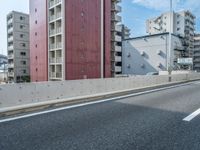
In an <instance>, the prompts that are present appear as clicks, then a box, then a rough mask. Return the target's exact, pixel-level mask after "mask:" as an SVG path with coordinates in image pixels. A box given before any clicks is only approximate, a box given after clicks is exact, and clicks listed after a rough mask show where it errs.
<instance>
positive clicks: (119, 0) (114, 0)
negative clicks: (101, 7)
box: [112, 0, 122, 3]
mask: <svg viewBox="0 0 200 150" xmlns="http://www.w3.org/2000/svg"><path fill="white" fill-rule="evenodd" d="M121 1H122V0H112V2H115V3H120V2H121Z"/></svg>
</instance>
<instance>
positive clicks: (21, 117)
mask: <svg viewBox="0 0 200 150" xmlns="http://www.w3.org/2000/svg"><path fill="white" fill-rule="evenodd" d="M192 84H194V82H190V83H184V84H179V85H173V86H169V87H164V88H158V89H154V90H149V91H144V92H138V93H133V94H128V95H124V96H118V97H113V98H108V99H103V100H99V101H94V102H87V103H83V104H76V105H72V106H66V107H61V108H56V109H52V110H46V111H41V112H36V113H31V114H27V115H22V116H17V117H12V118H6V119H2V120H0V123H4V122H9V121H14V120H18V119H24V118H29V117H34V116H38V115H43V114H47V113H52V112H57V111H62V110H67V109H72V108H77V107H83V106H87V105H93V104H99V103H103V102H109V101H114V100H118V99H123V98H128V97H133V96H138V95H142V94H148V93H152V92H157V91H162V90H167V89H172V88H176V87H181V86H186V85H192Z"/></svg>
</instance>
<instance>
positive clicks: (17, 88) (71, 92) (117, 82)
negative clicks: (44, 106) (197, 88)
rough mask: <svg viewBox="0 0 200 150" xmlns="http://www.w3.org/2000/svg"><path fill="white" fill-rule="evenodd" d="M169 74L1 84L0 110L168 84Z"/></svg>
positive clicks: (180, 77) (185, 76)
mask: <svg viewBox="0 0 200 150" xmlns="http://www.w3.org/2000/svg"><path fill="white" fill-rule="evenodd" d="M195 79H200V74H197V73H196V74H181V75H172V76H171V81H172V82H180V81H187V80H195ZM168 81H169V76H167V75H162V76H135V77H124V78H110V79H92V80H75V81H61V82H43V83H25V84H7V85H1V86H0V110H1V109H3V108H7V107H13V106H20V105H26V104H37V103H38V102H47V101H54V100H61V101H62V100H67V99H70V98H75V97H82V96H83V97H84V96H85V97H86V96H88V95H90V96H91V95H97V94H105V93H114V92H119V91H126V90H127V91H128V90H133V89H136V88H143V87H147V86H155V85H160V84H166V83H168Z"/></svg>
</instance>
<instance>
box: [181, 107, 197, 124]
mask: <svg viewBox="0 0 200 150" xmlns="http://www.w3.org/2000/svg"><path fill="white" fill-rule="evenodd" d="M199 114H200V108H199V109H197V110H196V111H195V112H193V113H192V114H190V115H189V116H187V117H185V118H184V119H183V121H187V122H190V121H191V120H192V119H194V118H195V117H197V116H198V115H199Z"/></svg>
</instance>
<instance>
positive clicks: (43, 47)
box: [29, 0, 48, 82]
mask: <svg viewBox="0 0 200 150" xmlns="http://www.w3.org/2000/svg"><path fill="white" fill-rule="evenodd" d="M29 3H30V69H31V81H32V82H38V81H47V80H48V47H47V36H48V34H47V0H30V1H29Z"/></svg>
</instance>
